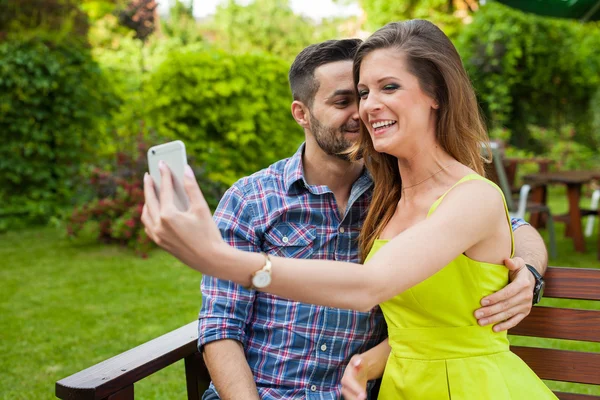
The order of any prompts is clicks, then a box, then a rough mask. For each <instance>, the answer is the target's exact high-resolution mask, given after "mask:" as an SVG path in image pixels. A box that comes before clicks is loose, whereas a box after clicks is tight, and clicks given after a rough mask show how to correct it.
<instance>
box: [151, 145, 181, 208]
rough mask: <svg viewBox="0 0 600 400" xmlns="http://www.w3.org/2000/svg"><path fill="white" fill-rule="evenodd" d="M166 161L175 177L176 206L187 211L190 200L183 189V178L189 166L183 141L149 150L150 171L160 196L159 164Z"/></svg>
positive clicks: (157, 193)
mask: <svg viewBox="0 0 600 400" xmlns="http://www.w3.org/2000/svg"><path fill="white" fill-rule="evenodd" d="M161 160H162V161H164V162H165V164H167V166H168V167H169V169H170V170H171V174H172V176H173V189H174V191H175V199H174V201H175V206H176V207H177V208H178V209H179V210H181V211H185V210H187V209H188V206H189V200H188V197H187V194H186V193H185V189H184V187H183V176H184V173H185V166H186V165H187V156H186V154H185V144H183V142H182V141H181V140H175V141H173V142H169V143H165V144H161V145H158V146H153V147H151V148H150V149H148V170H149V171H150V176H151V177H152V180H153V181H154V187H155V189H156V195H157V196H158V195H159V191H160V181H161V175H160V170H159V168H158V162H159V161H161Z"/></svg>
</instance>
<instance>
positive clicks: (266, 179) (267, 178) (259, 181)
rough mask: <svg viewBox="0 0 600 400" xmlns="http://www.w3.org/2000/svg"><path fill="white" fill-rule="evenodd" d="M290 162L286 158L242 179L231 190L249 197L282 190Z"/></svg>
mask: <svg viewBox="0 0 600 400" xmlns="http://www.w3.org/2000/svg"><path fill="white" fill-rule="evenodd" d="M289 160H290V158H284V159H282V160H279V161H277V162H274V163H273V164H271V165H269V166H268V167H267V168H264V169H261V170H260V171H257V172H255V173H253V174H252V175H248V176H245V177H243V178H240V179H239V180H238V181H237V182H235V183H234V184H233V185H232V186H231V188H230V189H229V190H230V191H231V190H235V191H239V192H241V193H242V194H244V195H249V194H252V193H257V192H262V191H265V190H272V189H282V188H283V187H284V185H285V167H286V165H287V164H288V162H289Z"/></svg>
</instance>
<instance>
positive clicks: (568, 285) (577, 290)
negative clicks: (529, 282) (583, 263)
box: [544, 267, 600, 300]
mask: <svg viewBox="0 0 600 400" xmlns="http://www.w3.org/2000/svg"><path fill="white" fill-rule="evenodd" d="M544 280H545V281H546V289H545V290H544V297H558V298H564V299H581V300H600V269H592V268H564V267H550V268H548V270H547V271H546V274H544Z"/></svg>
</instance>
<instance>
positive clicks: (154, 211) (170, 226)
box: [142, 161, 228, 273]
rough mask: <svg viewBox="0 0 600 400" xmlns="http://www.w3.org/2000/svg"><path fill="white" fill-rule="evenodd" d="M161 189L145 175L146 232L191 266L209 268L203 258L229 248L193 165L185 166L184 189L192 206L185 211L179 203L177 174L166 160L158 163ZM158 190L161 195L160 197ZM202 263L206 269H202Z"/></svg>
mask: <svg viewBox="0 0 600 400" xmlns="http://www.w3.org/2000/svg"><path fill="white" fill-rule="evenodd" d="M158 170H159V173H160V190H158V191H157V190H156V188H155V184H154V181H153V179H152V178H151V177H150V175H148V174H146V175H145V176H144V197H145V200H146V203H145V204H144V208H143V211H142V223H143V224H144V227H145V230H146V234H147V235H148V236H149V237H150V239H152V240H153V241H154V242H155V243H156V244H158V245H159V246H160V247H162V248H163V249H165V250H167V251H168V252H169V253H171V254H173V255H174V256H175V257H177V258H178V259H179V260H181V261H182V262H183V263H185V264H187V265H188V266H190V267H192V268H194V269H197V270H200V271H201V272H205V273H210V271H206V264H205V263H204V262H203V260H211V259H214V258H215V257H218V256H219V254H223V252H224V251H227V250H226V249H225V248H226V247H228V246H227V244H226V243H225V242H224V241H223V239H222V237H221V233H220V232H219V230H218V229H217V226H216V224H215V223H214V221H213V219H212V215H211V212H210V209H209V207H208V204H207V203H206V200H205V199H204V196H203V195H202V192H201V190H200V187H199V186H198V182H197V181H196V178H195V177H194V172H193V171H192V169H191V168H190V167H189V165H187V164H186V165H185V166H184V174H183V189H184V192H185V194H186V195H187V198H188V199H189V206H188V207H187V209H186V210H181V209H179V208H178V207H177V205H176V196H177V195H176V193H175V189H174V186H173V174H172V173H171V170H170V169H169V167H167V164H166V163H165V162H162V161H161V162H159V163H158ZM157 193H158V196H157ZM198 265H202V266H203V267H204V268H202V270H201V269H200V268H198V267H197V266H198Z"/></svg>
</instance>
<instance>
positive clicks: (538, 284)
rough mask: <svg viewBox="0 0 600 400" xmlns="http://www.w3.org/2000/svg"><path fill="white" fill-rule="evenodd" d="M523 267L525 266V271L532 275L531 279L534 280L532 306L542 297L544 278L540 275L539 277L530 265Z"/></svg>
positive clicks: (544, 284)
mask: <svg viewBox="0 0 600 400" xmlns="http://www.w3.org/2000/svg"><path fill="white" fill-rule="evenodd" d="M525 266H527V269H528V270H529V271H530V272H531V273H532V274H533V277H534V278H535V286H534V287H533V304H537V303H539V302H540V300H541V299H542V296H543V295H544V287H545V286H546V283H545V282H544V278H543V277H542V275H540V273H539V272H538V271H537V269H535V268H534V267H533V266H532V265H529V264H525Z"/></svg>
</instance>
